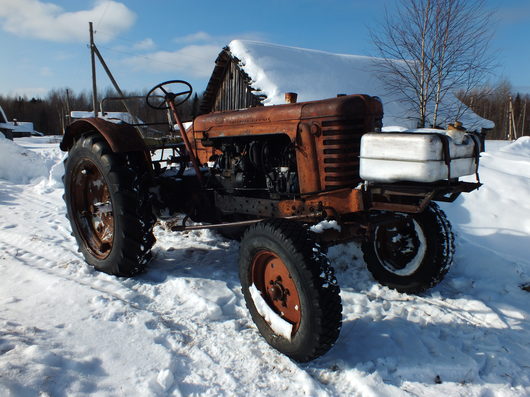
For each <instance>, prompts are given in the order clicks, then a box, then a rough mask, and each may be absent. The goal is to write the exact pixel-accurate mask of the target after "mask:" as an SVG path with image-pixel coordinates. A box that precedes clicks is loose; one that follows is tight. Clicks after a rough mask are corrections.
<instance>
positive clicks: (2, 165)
mask: <svg viewBox="0 0 530 397" xmlns="http://www.w3.org/2000/svg"><path fill="white" fill-rule="evenodd" d="M0 135H1V134H0ZM47 175H48V168H47V162H46V160H45V159H44V158H42V156H40V155H39V154H37V153H35V152H32V151H30V150H27V149H24V148H23V147H22V146H19V145H17V144H16V143H14V142H13V141H10V140H8V139H5V138H2V139H0V179H5V180H8V181H10V182H13V183H29V182H30V181H31V180H33V179H35V178H38V177H46V176H47Z"/></svg>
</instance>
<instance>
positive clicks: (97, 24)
mask: <svg viewBox="0 0 530 397" xmlns="http://www.w3.org/2000/svg"><path fill="white" fill-rule="evenodd" d="M109 5H110V1H107V3H106V5H105V9H104V10H103V13H102V14H101V16H100V17H99V21H98V23H96V29H97V28H98V26H99V24H100V23H101V21H102V20H103V18H104V17H105V14H106V13H107V10H108V9H109Z"/></svg>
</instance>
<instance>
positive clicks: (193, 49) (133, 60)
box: [124, 44, 222, 78]
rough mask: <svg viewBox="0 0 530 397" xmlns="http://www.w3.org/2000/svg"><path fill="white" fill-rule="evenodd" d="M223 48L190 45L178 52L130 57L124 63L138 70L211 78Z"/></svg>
mask: <svg viewBox="0 0 530 397" xmlns="http://www.w3.org/2000/svg"><path fill="white" fill-rule="evenodd" d="M221 48H222V47H220V46H217V45H211V44H205V45H189V46H186V47H183V48H181V49H179V50H177V51H157V52H153V53H149V54H145V55H138V56H134V57H130V58H127V59H125V60H124V62H125V63H126V64H127V65H129V66H131V67H132V68H134V69H136V70H144V71H149V72H175V73H181V74H183V75H185V76H193V77H201V78H202V77H209V76H210V74H211V73H212V70H213V66H214V61H215V59H216V57H217V55H218V54H219V52H220V51H221Z"/></svg>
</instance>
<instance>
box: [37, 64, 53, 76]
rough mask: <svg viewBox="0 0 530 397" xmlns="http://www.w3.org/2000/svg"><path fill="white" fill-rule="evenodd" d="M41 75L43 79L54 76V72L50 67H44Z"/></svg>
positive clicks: (41, 69) (40, 72)
mask: <svg viewBox="0 0 530 397" xmlns="http://www.w3.org/2000/svg"><path fill="white" fill-rule="evenodd" d="M39 74H40V75H41V76H43V77H50V76H53V74H54V73H53V71H52V70H51V69H50V68H49V67H48V66H43V67H41V68H40V71H39Z"/></svg>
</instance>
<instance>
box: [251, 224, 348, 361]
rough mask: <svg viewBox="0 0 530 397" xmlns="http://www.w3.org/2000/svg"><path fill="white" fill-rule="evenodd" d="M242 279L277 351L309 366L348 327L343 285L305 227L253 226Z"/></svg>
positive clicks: (260, 323) (260, 325)
mask: <svg viewBox="0 0 530 397" xmlns="http://www.w3.org/2000/svg"><path fill="white" fill-rule="evenodd" d="M240 279H241V285H242V290H243V295H244V297H245V301H246V304H247V307H248V309H249V311H250V314H251V316H252V319H253V320H254V322H255V323H256V325H257V327H258V329H259V331H260V333H261V334H262V335H263V337H264V338H265V339H266V340H267V342H268V343H269V344H270V345H271V346H272V347H274V348H275V349H277V350H279V351H280V352H282V353H284V354H285V355H287V356H289V357H291V358H292V359H294V360H296V361H299V362H306V361H310V360H312V359H314V358H316V357H319V356H320V355H322V354H324V353H325V352H327V351H328V350H329V349H330V348H331V347H332V346H333V344H334V343H335V341H336V339H337V337H338V336H339V332H340V328H341V324H342V316H341V312H342V304H341V299H340V295H339V292H340V290H339V286H338V285H337V281H336V279H335V276H334V272H333V268H332V267H331V266H330V264H329V262H328V259H327V257H326V255H325V254H324V253H322V252H321V247H320V246H319V245H318V244H317V243H316V242H315V241H314V239H313V238H312V237H311V234H310V232H309V231H307V229H306V228H304V227H303V226H302V225H300V224H298V223H296V222H292V221H287V220H281V219H278V220H270V221H265V222H260V223H258V224H256V225H253V226H251V227H249V228H248V230H247V231H246V233H245V234H244V236H243V238H242V240H241V249H240Z"/></svg>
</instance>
